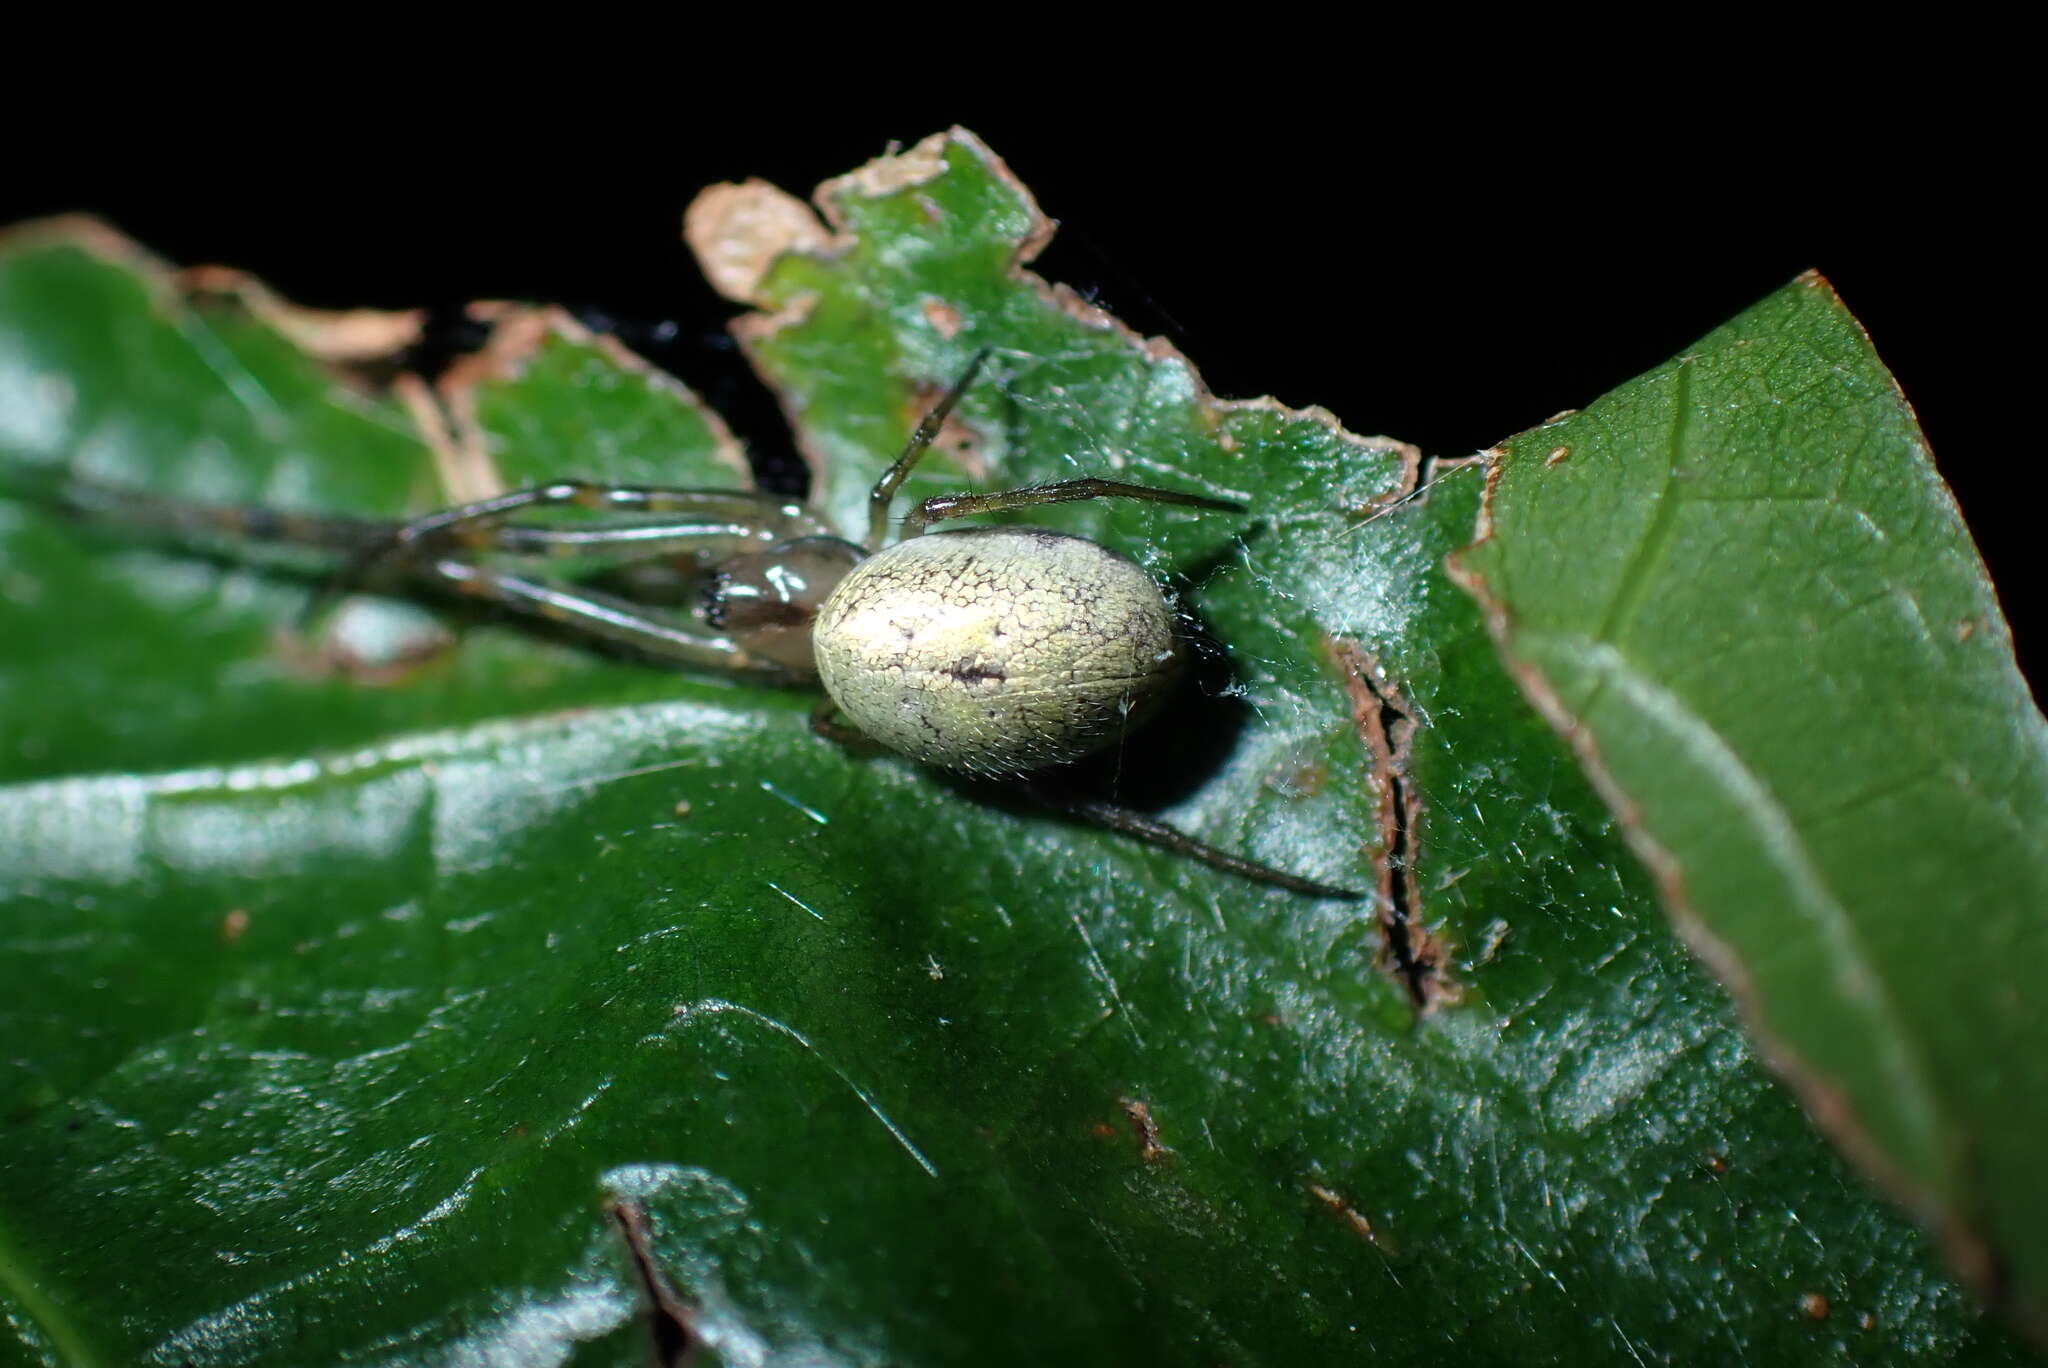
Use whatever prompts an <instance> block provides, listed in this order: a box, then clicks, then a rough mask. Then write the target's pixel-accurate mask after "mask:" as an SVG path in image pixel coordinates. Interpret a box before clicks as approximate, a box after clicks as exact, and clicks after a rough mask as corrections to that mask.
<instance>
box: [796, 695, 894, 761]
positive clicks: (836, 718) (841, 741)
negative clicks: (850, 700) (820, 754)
mask: <svg viewBox="0 0 2048 1368" xmlns="http://www.w3.org/2000/svg"><path fill="white" fill-rule="evenodd" d="M811 734H812V735H813V736H822V737H823V738H825V739H826V740H827V741H830V742H833V743H834V744H836V745H840V746H845V747H846V748H847V749H849V750H852V749H856V748H859V747H867V748H870V749H880V748H881V743H880V742H878V741H876V740H875V739H874V738H873V737H871V736H869V735H868V734H867V733H866V732H864V731H861V730H859V729H858V728H856V727H850V726H848V725H847V724H846V723H845V721H844V720H842V718H841V715H840V712H839V705H838V704H837V703H834V702H833V701H832V700H831V699H829V698H821V699H819V700H818V706H817V707H815V708H813V709H811Z"/></svg>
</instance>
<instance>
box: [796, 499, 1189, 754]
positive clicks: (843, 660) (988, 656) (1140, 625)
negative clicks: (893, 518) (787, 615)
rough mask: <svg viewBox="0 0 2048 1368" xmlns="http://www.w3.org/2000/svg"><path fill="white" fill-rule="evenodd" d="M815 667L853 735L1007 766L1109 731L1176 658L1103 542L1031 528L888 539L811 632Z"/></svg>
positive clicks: (1154, 692)
mask: <svg viewBox="0 0 2048 1368" xmlns="http://www.w3.org/2000/svg"><path fill="white" fill-rule="evenodd" d="M812 645H813V648H814V650H815V653H816V662H817V667H818V676H819V678H820V680H821V681H822V682H823V683H824V686H825V689H826V691H827V692H828V693H830V694H831V695H832V701H833V702H834V703H836V704H837V705H838V706H839V710H840V711H841V712H842V713H844V714H845V715H846V718H847V720H848V721H849V722H851V723H852V724H853V725H854V726H855V727H857V728H858V729H859V730H860V731H862V732H864V733H866V734H867V735H868V736H869V737H871V738H872V739H874V740H875V741H878V742H880V743H881V744H883V745H885V746H887V747H889V748H890V749H891V750H895V751H900V752H901V753H903V754H904V755H908V756H910V757H911V758H913V759H916V760H921V761H923V762H925V763H926V764H930V765H937V766H940V767H941V768H944V769H951V770H961V771H965V772H968V773H973V774H985V775H1004V774H1021V773H1025V772H1027V771H1030V770H1035V769H1042V768H1044V767H1046V766H1049V765H1058V764H1062V763H1064V762H1066V761H1069V760H1074V759H1078V758H1079V757H1081V756H1083V755H1087V754H1089V753H1091V752H1093V751H1096V750H1100V749H1101V748H1102V747H1103V746H1105V745H1107V744H1109V743H1110V742H1112V741H1114V740H1115V739H1116V738H1117V737H1118V736H1120V735H1122V734H1123V733H1124V732H1125V731H1126V730H1128V729H1129V727H1130V726H1131V725H1132V724H1133V723H1134V722H1136V721H1138V720H1141V718H1142V716H1143V714H1144V712H1145V711H1146V710H1147V707H1148V706H1149V705H1150V704H1151V703H1153V702H1154V701H1156V700H1157V699H1158V697H1159V695H1160V693H1161V692H1162V691H1163V690H1164V689H1165V688H1166V686H1167V685H1169V684H1170V683H1172V682H1173V680H1174V678H1175V676H1176V675H1178V674H1179V672H1180V668H1181V660H1182V654H1181V643H1180V638H1179V636H1178V635H1177V634H1176V632H1175V631H1174V620H1173V613H1172V610H1171V609H1169V608H1168V607H1167V605H1166V600H1165V598H1164V597H1163V596H1162V595H1161V593H1160V591H1159V586H1158V585H1157V584H1155V583H1154V582H1153V581H1152V578H1151V577H1150V576H1149V575H1147V574H1146V573H1145V572H1144V571H1143V570H1141V569H1139V568H1138V567H1137V566H1136V565H1135V564H1133V563H1132V562H1131V561H1130V560H1128V559H1127V558H1125V557H1123V556H1121V555H1118V554H1117V553H1116V552H1114V551H1112V550H1110V549H1109V548H1108V547H1106V546H1100V545H1097V544H1096V543H1094V542H1091V541H1084V540H1082V539H1081V538H1079V537H1069V536H1065V535H1062V534H1061V533H1057V532H1048V531H1046V530H1045V529H1043V528H1035V527H980V528H972V529H969V530H966V531H961V532H939V533H934V534H932V535H930V536H924V537H916V538H913V539H911V540H908V541H903V542H899V543H897V544H896V545H894V546H892V547H889V548H888V549H887V550H884V551H881V552H878V553H876V554H875V555H873V556H870V557H868V558H867V559H866V560H864V561H862V562H861V563H860V564H859V565H857V566H855V567H854V568H853V569H852V570H851V571H850V572H849V573H848V574H847V576H846V578H845V579H843V580H841V581H840V583H839V586H838V588H836V589H835V590H833V592H832V594H831V596H830V597H829V598H827V599H826V600H825V604H824V606H823V608H822V609H820V610H819V613H818V618H817V622H816V623H815V624H814V626H813V628H812Z"/></svg>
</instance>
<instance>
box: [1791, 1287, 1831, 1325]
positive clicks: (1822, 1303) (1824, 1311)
mask: <svg viewBox="0 0 2048 1368" xmlns="http://www.w3.org/2000/svg"><path fill="white" fill-rule="evenodd" d="M1799 1309H1800V1310H1801V1311H1803V1312H1805V1313H1806V1317H1807V1319H1808V1320H1817V1321H1823V1320H1826V1319H1827V1318H1828V1312H1829V1311H1831V1310H1832V1309H1833V1306H1832V1304H1831V1303H1830V1302H1829V1301H1828V1299H1827V1297H1826V1296H1824V1295H1823V1294H1821V1293H1819V1292H1807V1293H1804V1294H1802V1295H1801V1296H1800V1298H1799Z"/></svg>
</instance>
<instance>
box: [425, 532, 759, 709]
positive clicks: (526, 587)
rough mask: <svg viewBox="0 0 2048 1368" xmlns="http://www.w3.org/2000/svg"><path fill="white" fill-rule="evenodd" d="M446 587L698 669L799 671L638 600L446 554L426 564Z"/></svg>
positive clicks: (427, 570)
mask: <svg viewBox="0 0 2048 1368" xmlns="http://www.w3.org/2000/svg"><path fill="white" fill-rule="evenodd" d="M422 573H423V574H425V575H426V576H427V577H428V578H429V579H431V580H432V581H434V582H435V583H438V584H440V585H441V586H443V587H445V588H447V589H449V590H451V591H453V592H455V593H457V594H460V595H462V596H463V597H465V598H469V599H474V600H477V601H479V602H483V603H490V604H494V605H496V606H497V607H500V608H503V609H506V610H507V611H509V612H513V613H518V614H521V615H523V616H526V617H535V618H540V619H542V620H544V621H547V622H553V623H559V624H561V625H562V626H564V627H567V628H570V629H572V630H574V631H576V632H578V633H580V634H582V635H584V636H587V637H593V638H595V639H597V640H599V641H606V642H611V643H613V644H615V645H620V646H628V647H631V648H632V649H634V650H635V651H638V652H639V653H641V654H643V655H647V656H651V657H654V658H656V659H659V660H664V661H674V662H676V663H678V664H682V665H688V666H692V667H695V668H698V669H710V670H724V671H728V672H740V673H754V674H763V675H768V676H772V677H776V678H780V679H784V680H789V681H791V682H795V681H796V680H797V679H798V678H799V676H798V675H797V673H796V672H795V671H793V670H790V669H788V668H786V667H784V666H781V665H777V664H775V663H774V662H773V661H767V660H761V659H758V658H756V657H755V656H752V655H749V654H748V653H747V652H746V651H744V650H742V649H740V647H739V646H738V644H737V643H735V642H733V641H732V640H731V639H729V638H727V637H721V636H708V635H700V634H698V633H695V632H686V631H684V630H682V629H681V628H679V627H676V626H674V625H672V624H670V623H667V622H664V621H662V620H661V619H659V618H656V617H653V616H650V615H649V614H648V613H646V612H645V611H643V610H642V609H641V608H640V607H639V606H638V605H637V604H633V603H630V602H628V601H626V600H625V599H620V598H614V597H612V596H611V595H609V594H599V593H592V592H590V591H587V590H583V589H574V590H571V589H563V588H560V587H558V586H556V585H552V584H546V583H543V582H541V581H539V580H531V579H527V578H524V577H523V576H519V575H514V574H510V573H507V572H505V571H502V570H495V569H492V568H489V567H487V566H481V565H477V564H475V563H473V562H470V561H465V560H456V559H454V558H452V557H444V558H442V559H440V560H436V561H434V562H432V563H431V564H430V565H428V566H425V567H422Z"/></svg>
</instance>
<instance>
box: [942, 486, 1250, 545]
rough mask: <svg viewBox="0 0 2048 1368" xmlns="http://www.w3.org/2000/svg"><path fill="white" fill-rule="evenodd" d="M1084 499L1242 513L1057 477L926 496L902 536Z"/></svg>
mask: <svg viewBox="0 0 2048 1368" xmlns="http://www.w3.org/2000/svg"><path fill="white" fill-rule="evenodd" d="M1087 499H1142V500H1144V501H1146V502H1149V503H1163V504H1179V505H1180V506H1181V507H1183V508H1202V509H1209V510H1212V511H1214V512H1218V513H1243V512H1246V511H1247V510H1246V508H1245V506H1244V505H1243V504H1241V503H1235V502H1233V501H1231V500H1229V499H1212V498H1210V497H1209V496H1208V495H1206V494H1184V493H1182V492H1181V491H1180V490H1177V489H1157V488H1154V487H1153V486H1151V485H1134V484H1124V483H1123V482H1121V481H1119V480H1098V479H1096V478H1094V477H1093V476H1090V477H1088V478H1086V479H1081V480H1061V481H1060V482H1059V483H1058V484H1044V485H1030V486H1028V487H1026V488H1024V489H1011V490H1005V491H1004V492H1002V493H1000V494H941V495H939V496H938V497H937V498H932V499H926V500H925V501H924V502H923V503H921V504H919V505H918V506H917V507H916V508H913V509H911V510H910V516H909V517H907V518H905V519H904V520H903V535H904V536H906V537H915V536H919V535H921V534H922V533H923V532H924V530H925V528H927V527H929V526H930V525H931V524H933V523H935V522H944V521H945V520H946V519H948V518H966V517H972V516H973V515H974V514H976V513H1003V512H1007V511H1009V510H1010V509H1013V508H1035V507H1037V506H1038V505H1040V504H1055V503H1080V502H1082V501H1084V500H1087Z"/></svg>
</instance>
